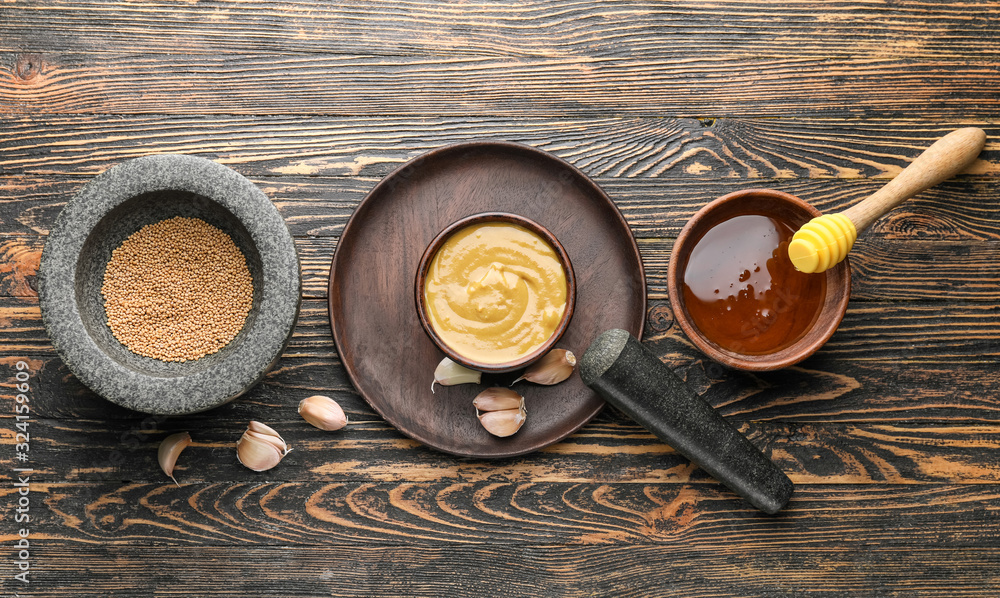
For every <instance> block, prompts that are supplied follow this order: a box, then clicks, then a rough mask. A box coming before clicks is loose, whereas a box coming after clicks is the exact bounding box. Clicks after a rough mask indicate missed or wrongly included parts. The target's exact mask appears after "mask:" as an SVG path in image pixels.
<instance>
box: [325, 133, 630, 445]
mask: <svg viewBox="0 0 1000 598" xmlns="http://www.w3.org/2000/svg"><path fill="white" fill-rule="evenodd" d="M487 211H495V212H510V213H514V214H520V215H522V216H524V217H526V218H530V219H531V220H534V221H535V222H538V223H539V224H541V225H542V226H544V227H546V228H547V229H549V231H551V232H552V234H554V235H555V236H556V238H558V239H559V241H560V242H561V243H562V245H563V247H564V248H565V249H566V252H567V253H568V254H569V258H570V260H571V261H572V263H573V267H574V270H575V274H576V283H577V291H576V309H575V310H574V314H573V319H572V321H571V322H570V325H569V328H568V329H567V330H566V332H565V334H564V335H563V338H562V340H561V341H560V342H559V343H558V345H557V346H559V347H562V348H566V349H569V350H571V351H573V352H574V353H576V354H577V355H578V356H579V355H582V354H583V352H584V351H585V350H586V348H587V347H588V346H589V345H590V343H591V341H593V340H594V339H595V338H596V337H597V336H598V335H599V334H600V333H602V332H604V331H605V330H607V329H609V328H623V329H625V330H628V331H629V332H631V333H632V334H634V335H635V336H636V337H641V335H642V325H643V321H644V319H645V312H646V284H645V277H644V274H643V270H642V262H641V260H640V258H639V250H638V248H637V247H636V244H635V239H634V238H633V237H632V232H631V231H630V230H629V227H628V225H627V224H626V223H625V220H624V219H623V218H622V216H621V214H620V213H619V212H618V209H617V208H616V207H615V205H614V204H613V203H612V202H611V200H610V199H609V198H608V196H607V195H606V194H605V193H604V192H603V191H602V190H601V189H600V187H598V186H597V185H596V184H594V182H593V181H591V180H590V179H589V178H587V177H586V175H584V174H583V173H582V172H580V171H579V170H577V169H576V168H574V167H573V166H571V165H570V164H568V163H566V162H564V161H563V160H561V159H559V158H556V157H555V156H552V155H550V154H547V153H545V152H543V151H540V150H537V149H534V148H531V147H528V146H525V145H519V144H515V143H505V142H478V143H464V144H457V145H451V146H447V147H444V148H441V149H437V150H434V151H432V152H429V153H427V154H424V155H423V156H421V157H419V158H416V159H415V160H412V161H411V162H409V163H407V164H405V165H404V166H402V167H401V168H399V169H398V170H396V171H395V172H393V173H392V174H390V175H389V176H387V177H386V178H385V179H383V180H382V181H381V182H380V183H379V184H378V185H376V186H375V188H374V189H372V191H371V192H370V193H369V194H368V196H367V197H365V199H364V200H363V201H362V202H361V204H360V205H359V206H358V209H357V210H355V212H354V215H353V216H351V219H350V221H349V222H348V223H347V226H346V227H345V228H344V232H343V234H342V235H341V238H340V242H339V243H338V244H337V250H336V252H335V253H334V256H333V263H332V265H331V267H330V295H329V296H330V322H331V325H332V328H333V337H334V340H335V341H336V343H337V350H338V351H339V353H340V359H341V361H342V362H343V364H344V367H345V368H346V369H347V373H348V375H349V376H350V377H351V381H352V382H353V383H354V386H355V387H356V388H357V389H358V392H360V393H361V395H362V396H363V397H364V398H365V399H366V400H367V401H368V402H369V403H370V404H371V406H372V407H373V408H374V409H375V410H376V411H378V412H379V414H381V415H382V417H384V418H385V419H386V421H388V422H389V423H391V424H392V425H394V426H395V427H396V428H398V429H399V430H400V431H401V432H403V433H404V434H406V435H407V436H409V437H411V438H413V439H415V440H417V441H419V442H421V443H423V444H426V445H428V446H431V447H433V448H436V449H438V450H441V451H444V452H447V453H452V454H455V455H462V456H468V457H510V456H515V455H522V454H525V453H530V452H532V451H536V450H538V449H541V448H543V447H545V446H548V445H550V444H552V443H554V442H557V441H559V440H561V439H563V438H565V437H566V436H568V435H569V434H571V433H573V432H574V431H576V430H577V429H578V428H580V426H582V425H583V424H585V423H587V421H589V420H590V418H592V417H593V416H594V415H596V414H597V413H598V412H599V411H600V410H601V408H602V407H603V406H604V401H603V400H601V398H600V397H598V396H597V395H596V394H595V393H593V392H592V391H591V390H590V389H589V388H587V387H586V386H584V384H583V382H582V381H581V380H580V377H579V376H578V375H575V374H574V375H573V376H572V377H571V378H570V379H569V380H567V381H565V382H563V383H562V384H558V385H555V386H535V385H532V384H528V383H525V382H520V383H518V384H517V386H516V388H517V390H518V391H519V392H520V393H521V394H523V395H524V397H525V402H526V405H527V411H528V419H527V422H526V423H525V424H524V427H522V428H521V430H520V431H519V432H518V433H517V434H515V435H514V436H511V437H508V438H496V437H493V436H491V435H490V434H488V433H487V432H486V430H484V429H483V428H482V426H480V425H479V422H478V420H477V419H476V413H475V409H474V408H473V407H472V399H473V398H474V397H475V396H476V395H477V394H478V393H479V392H480V391H481V390H483V389H484V388H486V387H487V386H494V385H506V384H508V383H509V382H511V381H512V380H513V379H514V378H515V377H516V374H513V375H490V374H484V376H483V384H481V385H478V386H477V385H472V384H467V385H459V386H450V387H442V386H438V387H437V388H436V392H435V393H431V382H432V380H433V378H434V368H435V367H436V366H437V364H438V362H439V361H440V360H441V358H442V357H444V354H443V353H442V352H441V351H440V350H439V349H438V348H437V347H435V346H434V343H432V342H431V340H430V338H428V336H427V335H426V334H425V332H424V330H423V328H422V327H421V325H420V320H419V319H418V317H417V308H416V305H415V302H414V295H413V280H414V276H415V275H416V272H417V267H418V265H419V262H420V257H421V255H422V254H423V252H424V249H425V248H426V247H427V245H428V244H429V243H430V242H431V240H433V239H434V237H435V236H437V234H438V233H439V232H441V231H442V230H443V229H444V228H445V227H447V226H448V225H449V224H451V223H453V222H455V221H457V220H459V219H460V218H463V217H465V216H468V215H471V214H475V213H478V212H487Z"/></svg>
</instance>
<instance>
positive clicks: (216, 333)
mask: <svg viewBox="0 0 1000 598" xmlns="http://www.w3.org/2000/svg"><path fill="white" fill-rule="evenodd" d="M101 294H102V295H103V296H104V311H105V314H106V315H107V324H108V328H110V329H111V333H112V334H113V335H114V337H115V338H116V339H118V341H119V342H120V343H122V344H123V345H125V346H126V347H127V348H128V349H129V350H130V351H132V352H133V353H136V354H138V355H143V356H145V357H151V358H153V359H158V360H160V361H175V362H185V361H192V360H195V359H200V358H202V357H204V356H206V355H211V354H212V353H215V352H217V351H219V349H221V348H223V347H225V346H226V345H227V344H229V342H230V341H232V340H233V339H234V338H235V337H236V335H237V334H239V332H240V330H242V329H243V326H244V324H245V323H246V318H247V315H248V314H249V313H250V308H251V307H252V306H253V279H252V278H251V276H250V270H249V269H248V268H247V262H246V258H245V257H244V256H243V253H242V252H241V251H240V249H239V248H238V247H237V246H236V244H235V243H233V240H232V238H230V237H229V235H227V234H226V233H224V232H223V231H221V230H219V229H218V228H216V227H214V226H212V225H210V224H208V223H207V222H205V221H204V220H201V219H198V218H183V217H180V216H177V217H174V218H170V219H167V220H162V221H160V222H156V223H154V224H149V225H146V226H144V227H142V228H141V229H140V230H138V231H137V232H135V233H133V234H132V235H131V236H130V237H129V238H127V239H125V242H123V243H122V244H121V246H119V247H118V248H117V249H115V250H114V251H112V252H111V260H110V261H109V262H108V266H107V268H106V269H105V271H104V284H103V285H102V286H101Z"/></svg>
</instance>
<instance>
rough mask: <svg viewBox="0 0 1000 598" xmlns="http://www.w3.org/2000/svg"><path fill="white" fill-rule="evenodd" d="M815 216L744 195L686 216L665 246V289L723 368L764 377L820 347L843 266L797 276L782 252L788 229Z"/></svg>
mask: <svg viewBox="0 0 1000 598" xmlns="http://www.w3.org/2000/svg"><path fill="white" fill-rule="evenodd" d="M818 214H819V210H817V209H815V208H813V207H812V206H810V205H809V204H807V203H805V202H804V201H802V200H800V199H798V198H797V197H795V196H794V195H789V194H788V193H783V192H780V191H773V190H770V189H747V190H744V191H737V192H735V193H730V194H729V195H726V196H723V197H720V198H719V199H717V200H715V201H713V202H711V203H709V204H708V205H707V206H705V207H704V208H702V209H701V210H699V211H698V213H696V214H695V215H694V217H692V218H691V220H690V221H689V222H688V223H687V225H685V226H684V229H683V230H682V231H681V233H680V235H678V237H677V241H676V242H675V243H674V247H673V250H672V252H671V255H670V265H669V268H668V279H667V289H668V292H669V294H670V302H671V306H672V308H673V312H674V317H675V319H676V321H677V323H678V325H679V326H680V328H681V329H682V330H683V331H684V333H685V334H686V335H687V337H688V338H689V339H691V342H692V343H694V345H695V346H696V347H698V349H700V350H701V351H702V352H703V353H705V354H706V355H708V356H709V357H711V358H712V359H714V360H716V361H718V362H720V363H722V364H724V365H728V366H730V367H735V368H739V369H744V370H753V371H765V370H775V369H779V368H782V367H787V366H789V365H792V364H795V363H798V362H799V361H802V360H803V359H805V358H806V357H808V356H810V355H812V354H813V353H814V352H816V351H817V350H818V349H819V348H820V347H821V346H822V345H823V344H824V343H826V341H827V340H828V339H829V338H830V337H831V336H832V335H833V333H834V332H835V331H836V329H837V326H839V324H840V321H841V319H842V318H843V316H844V313H845V312H846V311H847V302H848V299H849V296H850V288H851V274H850V267H849V265H848V263H847V261H844V262H842V263H841V264H838V265H837V266H835V267H834V268H832V269H830V270H827V271H826V272H824V273H821V274H804V273H802V272H798V271H797V270H795V268H794V266H793V265H792V264H791V260H790V259H789V258H788V252H787V245H788V242H789V240H790V239H791V237H792V235H793V233H794V231H795V230H797V229H798V228H799V227H800V226H801V225H803V224H804V223H806V222H808V221H809V220H810V219H811V218H814V217H815V216H816V215H818Z"/></svg>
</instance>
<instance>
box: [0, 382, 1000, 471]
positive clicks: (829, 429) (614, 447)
mask: <svg viewBox="0 0 1000 598" xmlns="http://www.w3.org/2000/svg"><path fill="white" fill-rule="evenodd" d="M338 398H339V399H341V400H342V402H343V403H344V407H345V409H346V410H347V412H348V413H349V415H350V417H351V421H350V423H349V424H348V426H347V428H345V429H343V430H338V431H336V432H322V431H320V430H317V429H315V428H313V427H311V426H309V425H308V424H306V422H305V421H303V420H302V419H301V418H299V417H298V416H297V415H296V413H295V402H294V401H287V402H286V404H285V405H281V406H275V407H271V408H268V409H257V411H256V415H251V417H256V418H259V419H260V420H264V421H265V422H266V423H267V424H268V425H270V426H271V427H273V428H274V429H275V430H277V431H278V432H279V433H280V434H281V436H282V437H283V438H284V439H285V441H286V442H287V443H288V445H289V446H290V447H292V448H293V451H292V452H291V453H289V455H288V456H287V457H285V459H284V460H283V461H282V462H281V464H280V465H279V468H278V469H275V470H273V471H272V472H270V473H268V474H265V475H264V476H258V475H257V474H254V473H252V472H250V471H249V470H247V469H246V468H244V467H243V466H242V465H240V464H239V463H237V461H236V458H235V455H236V451H235V446H236V441H237V440H238V439H239V437H240V435H241V434H242V433H243V431H244V430H245V429H246V426H247V422H248V421H249V419H244V420H236V419H232V418H229V417H226V416H225V414H223V413H219V414H217V415H218V416H217V417H206V416H202V417H194V416H187V417H162V416H143V415H139V414H134V415H133V416H132V417H131V418H130V419H107V420H104V419H101V420H81V419H59V420H51V419H32V420H31V421H30V423H29V425H28V430H29V432H30V434H31V438H32V443H33V444H32V445H31V446H32V448H31V450H30V463H29V464H28V465H29V466H30V467H33V468H34V471H35V473H36V478H37V479H40V480H46V481H52V480H61V481H67V482H114V481H118V480H127V481H129V482H132V483H139V482H141V483H150V484H159V483H168V482H169V480H168V479H167V478H166V477H165V475H164V474H163V472H162V471H160V468H159V466H158V465H157V456H156V455H157V447H158V446H159V443H160V441H161V440H162V439H163V438H165V437H166V436H167V435H168V434H172V433H174V432H178V431H184V430H189V431H191V435H192V438H193V440H194V444H192V445H191V446H190V447H188V448H187V449H185V450H184V453H183V455H182V457H181V458H180V459H179V460H178V466H177V469H176V470H175V474H176V476H177V479H178V480H179V481H180V482H181V483H182V484H184V485H188V484H202V485H204V484H209V483H219V482H233V483H236V482H246V481H252V480H258V479H259V478H261V477H263V478H264V479H275V478H273V476H280V478H278V479H280V480H281V481H284V482H338V483H339V482H344V483H348V482H349V483H367V482H393V483H402V482H408V483H437V482H452V483H483V484H485V483H489V482H500V481H504V482H512V483H529V482H531V483H536V482H553V483H585V482H601V483H609V484H610V483H626V482H627V483H642V484H658V483H669V484H712V483H714V482H712V479H711V478H710V477H709V476H708V475H707V474H706V473H705V472H704V471H702V470H701V469H699V468H697V467H696V466H694V465H692V464H691V463H690V462H689V461H688V460H687V459H685V458H684V457H683V456H681V455H679V454H677V453H675V452H674V451H673V450H672V449H671V448H670V447H669V446H667V445H666V444H664V443H663V442H661V441H659V440H657V439H656V438H655V437H654V436H653V435H652V434H650V433H648V432H646V431H645V430H643V429H642V428H640V427H639V426H637V425H636V424H635V423H634V422H631V421H630V420H628V419H627V418H625V417H623V416H622V415H620V414H618V413H617V412H615V411H613V410H610V409H609V410H607V413H605V414H603V415H601V416H600V417H598V418H597V419H596V420H594V421H593V422H591V423H589V424H587V425H586V426H585V427H584V428H583V429H581V430H580V431H578V432H576V433H574V434H573V435H571V436H570V437H568V438H567V439H566V440H564V441H562V442H559V443H557V444H554V445H552V446H550V447H548V448H546V449H543V450H541V451H539V452H537V453H535V454H533V455H530V456H527V457H521V458H516V459H506V460H501V461H489V460H485V459H459V458H454V457H450V456H448V455H444V454H442V453H439V452H436V451H434V450H432V449H430V448H427V447H425V446H422V445H420V444H419V443H417V442H415V441H412V440H410V439H408V438H405V437H404V436H403V435H402V434H400V433H399V432H398V431H396V430H395V429H393V428H392V427H391V426H389V425H387V424H386V423H384V422H383V421H381V420H380V419H379V418H378V417H377V416H375V415H373V414H372V413H371V410H370V409H369V408H367V406H364V405H363V403H361V402H360V401H358V400H357V399H356V398H353V399H352V398H348V397H345V396H344V395H343V394H341V395H340V396H339V397H338ZM470 403H471V401H470ZM358 406H361V409H358V408H357V407H358ZM469 417H474V411H473V410H471V408H470V414H469ZM730 419H731V420H732V421H734V422H735V423H737V424H739V426H740V429H741V431H742V432H743V433H744V434H745V435H747V437H748V438H750V440H751V442H752V443H753V444H754V445H755V446H757V447H758V448H760V449H761V450H762V451H764V453H765V454H767V455H768V456H769V457H770V458H771V459H772V460H774V461H775V463H777V464H778V466H779V467H780V468H781V469H782V470H783V471H784V472H785V473H787V474H788V476H789V477H790V478H791V479H792V481H793V482H794V483H795V484H797V485H815V484H834V483H836V484H851V485H872V484H886V483H889V484H1000V425H998V423H996V422H994V423H992V424H978V425H973V424H961V423H954V424H930V423H929V424H911V423H905V422H901V423H896V424H883V423H862V424H845V423H814V424H799V423H783V422H745V421H744V422H740V421H739V419H740V418H739V417H738V416H736V417H730ZM0 421H2V420H0ZM15 432H16V430H14V426H13V425H12V424H11V422H10V420H9V419H8V420H7V424H5V425H4V426H2V427H0V445H2V446H6V447H7V448H8V449H10V450H8V453H7V454H8V455H11V454H13V450H12V449H13V445H14V443H15V436H14V435H15ZM6 464H7V465H9V466H10V467H7V469H6V470H7V471H11V467H19V466H24V465H25V463H20V464H19V463H17V462H14V461H13V459H12V458H8V459H7V461H6ZM5 475H8V476H9V475H13V474H5ZM269 476H271V477H269Z"/></svg>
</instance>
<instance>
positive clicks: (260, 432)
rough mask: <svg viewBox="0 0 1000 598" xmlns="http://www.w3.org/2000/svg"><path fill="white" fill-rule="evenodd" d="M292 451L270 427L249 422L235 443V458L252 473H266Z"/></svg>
mask: <svg viewBox="0 0 1000 598" xmlns="http://www.w3.org/2000/svg"><path fill="white" fill-rule="evenodd" d="M291 450H292V449H290V448H288V445H287V444H285V441H284V439H282V438H281V436H280V435H279V434H278V433H277V432H275V431H274V430H273V429H271V428H270V427H268V426H266V425H264V424H262V423H260V422H255V421H251V422H250V425H249V426H247V430H246V431H245V432H243V436H241V437H240V439H239V440H238V441H237V442H236V458H237V459H239V461H240V463H242V464H243V465H244V466H246V467H247V468H249V469H252V470H253V471H267V470H268V469H271V468H272V467H274V466H275V465H277V464H278V463H280V462H281V460H282V459H283V458H284V457H285V455H287V454H288V453H289V452H290V451H291Z"/></svg>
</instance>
